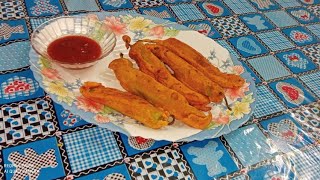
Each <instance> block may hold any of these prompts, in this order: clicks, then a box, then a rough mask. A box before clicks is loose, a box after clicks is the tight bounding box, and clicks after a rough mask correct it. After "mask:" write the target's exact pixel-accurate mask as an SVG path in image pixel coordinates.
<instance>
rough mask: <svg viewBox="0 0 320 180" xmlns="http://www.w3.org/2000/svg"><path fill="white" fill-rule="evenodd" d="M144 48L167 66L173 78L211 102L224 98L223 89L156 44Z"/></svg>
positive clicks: (217, 101)
mask: <svg viewBox="0 0 320 180" xmlns="http://www.w3.org/2000/svg"><path fill="white" fill-rule="evenodd" d="M146 47H147V48H148V49H150V50H151V52H152V53H153V54H155V55H156V56H157V57H158V58H159V59H160V60H161V61H163V62H164V63H165V64H167V65H168V66H169V67H170V68H171V69H172V70H173V71H174V76H175V77H176V78H177V79H178V80H180V81H181V82H183V83H184V84H185V85H187V86H188V87H190V88H191V89H194V90H195V91H197V92H199V93H201V94H203V95H205V96H207V97H208V98H209V99H210V100H211V101H213V102H216V103H219V102H221V101H222V99H223V98H224V91H223V89H222V88H221V87H220V86H219V85H218V84H216V83H214V82H212V81H211V80H210V79H208V78H207V77H206V76H205V75H204V74H202V73H201V72H200V71H198V70H197V69H196V68H195V67H193V66H192V65H190V64H189V63H187V62H186V61H185V60H183V59H182V58H181V57H179V56H178V55H176V54H175V53H173V52H172V51H170V50H169V49H167V48H166V47H164V46H161V45H158V44H146Z"/></svg>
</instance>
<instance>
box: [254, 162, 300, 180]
mask: <svg viewBox="0 0 320 180" xmlns="http://www.w3.org/2000/svg"><path fill="white" fill-rule="evenodd" d="M248 174H249V176H250V178H251V179H252V180H261V179H264V180H280V179H287V180H289V179H290V180H294V179H295V178H296V177H295V176H294V174H293V172H291V171H290V168H288V167H287V165H286V164H285V163H284V161H283V160H281V161H280V160H279V158H277V161H276V162H274V163H273V164H272V165H271V164H267V165H264V166H261V167H258V168H257V169H253V170H251V171H249V172H248Z"/></svg>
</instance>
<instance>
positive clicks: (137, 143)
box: [120, 134, 170, 156]
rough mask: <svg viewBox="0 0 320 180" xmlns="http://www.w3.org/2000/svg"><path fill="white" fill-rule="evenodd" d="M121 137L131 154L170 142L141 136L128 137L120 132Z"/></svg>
mask: <svg viewBox="0 0 320 180" xmlns="http://www.w3.org/2000/svg"><path fill="white" fill-rule="evenodd" d="M120 137H121V140H122V142H123V144H124V146H125V148H126V150H127V153H128V155H129V156H131V155H135V154H138V153H141V152H144V151H149V150H152V149H156V148H158V147H162V146H165V145H168V144H170V142H169V141H155V140H153V139H145V138H143V137H139V136H137V137H133V136H130V137H127V136H126V135H124V134H120Z"/></svg>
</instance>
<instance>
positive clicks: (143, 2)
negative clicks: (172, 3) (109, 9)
mask: <svg viewBox="0 0 320 180" xmlns="http://www.w3.org/2000/svg"><path fill="white" fill-rule="evenodd" d="M109 1H110V0H109ZM127 1H130V0H127ZM131 2H132V4H133V6H135V7H139V8H140V7H151V6H159V5H162V4H163V0H131Z"/></svg>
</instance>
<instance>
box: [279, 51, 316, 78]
mask: <svg viewBox="0 0 320 180" xmlns="http://www.w3.org/2000/svg"><path fill="white" fill-rule="evenodd" d="M276 56H277V57H278V58H279V59H280V60H281V61H282V62H283V63H284V64H286V65H287V66H288V68H289V69H290V70H291V71H292V72H293V73H302V72H306V71H310V70H313V69H316V68H317V66H316V65H315V64H314V63H313V62H312V61H311V60H310V59H309V58H308V57H307V56H306V55H304V54H303V53H302V52H301V51H300V50H292V51H287V52H282V53H278V54H276Z"/></svg>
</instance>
